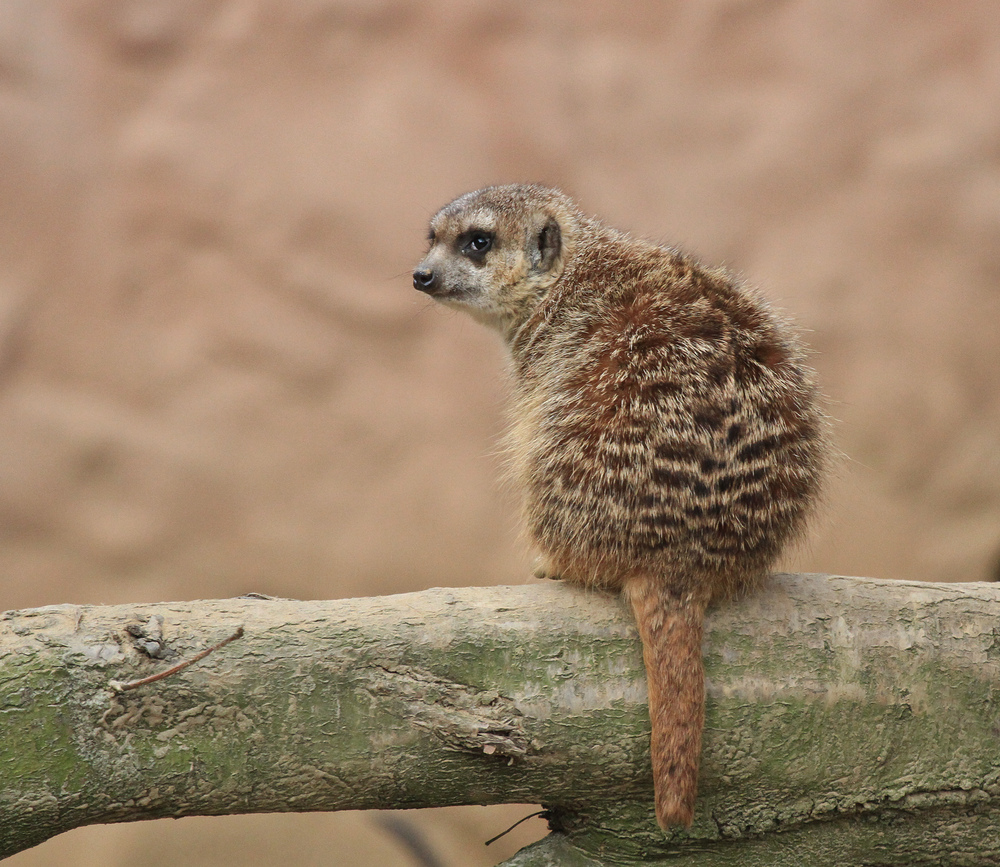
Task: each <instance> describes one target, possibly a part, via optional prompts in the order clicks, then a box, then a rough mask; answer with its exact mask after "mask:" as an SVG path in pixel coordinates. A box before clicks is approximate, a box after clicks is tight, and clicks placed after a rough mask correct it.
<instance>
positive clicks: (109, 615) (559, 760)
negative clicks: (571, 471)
mask: <svg viewBox="0 0 1000 867" xmlns="http://www.w3.org/2000/svg"><path fill="white" fill-rule="evenodd" d="M998 615H1000V588H998V587H997V586H996V585H992V584H965V585H955V584H915V583H900V582H885V581H874V580H868V579H858V578H836V577H829V576H811V575H783V576H777V577H776V578H775V580H774V581H773V582H772V584H771V585H770V586H769V587H768V588H767V589H766V590H765V591H764V592H763V593H760V594H758V595H756V596H754V597H751V598H749V599H746V600H741V601H739V602H736V603H733V604H731V605H728V606H726V607H724V608H723V609H720V610H719V611H716V612H713V613H712V615H711V616H710V618H709V622H708V628H707V633H706V641H705V654H706V671H707V678H708V709H707V724H706V731H705V742H704V755H703V759H702V778H701V796H700V798H699V802H698V810H697V814H696V817H695V824H694V826H693V827H692V828H691V829H690V831H688V832H682V831H676V832H674V833H673V834H672V836H671V837H670V838H667V837H664V836H663V834H662V833H661V832H660V831H659V829H658V828H657V827H656V825H655V822H654V820H653V816H652V782H651V778H650V772H649V768H648V747H647V741H648V737H649V719H648V714H647V713H646V705H645V701H646V695H645V681H644V678H643V668H642V652H641V648H640V645H639V641H638V638H637V635H636V632H635V629H634V626H633V624H632V622H631V619H630V616H629V614H628V612H627V611H626V609H625V608H624V607H623V606H622V605H621V604H620V603H619V602H618V601H617V600H615V599H612V598H609V597H605V596H601V595H599V594H593V593H586V592H582V591H579V590H576V589H574V588H572V587H567V586H562V585H557V584H547V585H535V586H522V587H492V588H465V589H460V590H428V591H425V592H422V593H413V594H406V595H402V596H391V597H381V598H371V599H351V600H339V601H330V602H290V601H286V600H264V599H234V600H220V601H210V602H194V603H164V604H147V605H127V606H103V607H100V606H92V607H86V606H55V607H49V608H41V609H34V610H26V611H12V612H7V613H6V614H4V615H2V616H0V856H6V855H10V854H13V853H14V852H17V851H20V850H22V849H25V848H28V847H29V846H32V845H35V844H37V843H40V842H42V841H43V840H45V839H48V838H49V837H52V836H55V835H56V834H58V833H61V832H62V831H66V830H69V829H71V828H75V827H79V826H81V825H89V824H97V823H105V822H124V821H136V820H142V819H152V818H159V817H163V816H186V815H221V814H228V813H249V812H272V811H306V810H340V809H365V808H380V807H384V808H389V807H391V808H401V807H428V806H443V805H448V804H488V803H508V802H529V803H530V802H536V803H543V804H545V805H546V806H547V807H548V808H549V810H550V812H551V816H552V818H551V824H552V825H553V827H554V828H555V829H556V833H554V834H552V835H550V836H549V837H548V838H547V839H546V840H544V841H541V842H540V843H538V844H536V845H535V846H533V847H529V848H528V849H525V850H523V851H522V852H521V853H519V855H518V856H516V857H515V858H514V859H513V860H511V861H510V862H508V863H509V865H521V867H528V865H550V864H551V865H555V864H558V865H570V864H581V865H583V864H585V865H594V864H639V863H645V864H656V863H658V862H659V861H663V863H666V860H667V859H668V858H669V861H670V863H671V864H674V863H681V864H699V865H729V864H740V865H753V864H768V865H783V864H789V865H791V864H795V865H798V864H802V863H810V864H811V865H814V867H815V865H825V864H830V865H835V864H837V865H839V864H852V865H853V864H886V865H890V864H892V865H896V864H898V865H904V864H905V865H914V864H945V863H955V864H993V863H997V860H998V851H1000V847H998V844H997V842H996V841H997V840H1000V762H998V760H997V758H996V752H997V751H996V742H997V739H998V737H1000V626H998V625H997V624H998V623H1000V618H998ZM240 626H242V627H243V628H244V636H243V637H242V638H240V639H239V640H236V641H233V642H232V643H230V644H227V645H226V646H224V647H221V648H219V649H218V650H217V651H216V652H214V653H212V654H211V655H209V656H207V657H206V658H204V659H203V660H201V661H199V662H197V663H196V664H194V665H192V666H190V667H188V668H185V669H184V670H182V671H179V672H177V673H176V674H173V675H171V676H170V677H167V678H165V679H162V680H158V681H155V682H151V683H147V684H144V685H140V686H137V687H136V688H134V689H131V690H129V691H127V692H124V693H120V692H116V691H115V690H114V689H113V688H112V687H111V686H109V684H110V682H112V681H119V682H126V681H132V680H138V679H140V678H143V677H147V676H149V675H151V674H154V673H156V672H158V671H161V670H163V669H166V668H169V667H170V666H171V665H172V664H175V663H176V662H178V661H180V660H182V659H186V658H189V657H191V656H194V655H195V654H196V653H197V652H199V651H200V650H202V649H204V648H206V647H209V646H211V645H213V644H216V643H218V642H219V641H221V640H222V639H224V638H226V637H227V636H229V635H231V634H233V633H234V631H235V630H236V629H237V628H238V627H240ZM678 859H679V861H678Z"/></svg>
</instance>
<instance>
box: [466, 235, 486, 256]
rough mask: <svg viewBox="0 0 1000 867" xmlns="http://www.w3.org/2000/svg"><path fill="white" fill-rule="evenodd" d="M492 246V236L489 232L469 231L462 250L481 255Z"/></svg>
mask: <svg viewBox="0 0 1000 867" xmlns="http://www.w3.org/2000/svg"><path fill="white" fill-rule="evenodd" d="M492 246H493V236H492V235H491V234H490V233H489V232H479V231H476V232H470V233H469V240H468V241H467V242H466V244H465V247H464V252H466V253H474V254H476V255H479V256H481V255H482V254H483V253H486V252H487V251H488V250H489V249H490V248H491V247H492Z"/></svg>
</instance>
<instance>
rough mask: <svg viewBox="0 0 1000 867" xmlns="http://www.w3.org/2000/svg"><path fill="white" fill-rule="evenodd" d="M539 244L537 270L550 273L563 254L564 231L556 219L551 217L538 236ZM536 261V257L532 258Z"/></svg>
mask: <svg viewBox="0 0 1000 867" xmlns="http://www.w3.org/2000/svg"><path fill="white" fill-rule="evenodd" d="M536 241H537V243H538V252H537V259H536V262H537V264H536V265H535V268H536V270H538V271H540V272H542V273H544V272H546V271H550V270H551V269H552V266H553V265H555V263H556V261H557V260H558V258H559V254H560V253H561V252H562V230H561V229H560V228H559V223H557V222H556V219H555V217H549V218H548V220H546V221H545V225H543V226H542V228H541V229H540V230H539V232H538V235H537V236H536ZM532 258H533V259H535V258H536V257H535V256H532Z"/></svg>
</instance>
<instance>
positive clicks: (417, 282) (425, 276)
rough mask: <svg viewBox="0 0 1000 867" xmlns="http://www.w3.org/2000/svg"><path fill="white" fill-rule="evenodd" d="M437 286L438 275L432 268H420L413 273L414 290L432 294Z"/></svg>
mask: <svg viewBox="0 0 1000 867" xmlns="http://www.w3.org/2000/svg"><path fill="white" fill-rule="evenodd" d="M436 285H437V274H435V273H434V272H433V271H431V270H430V268H418V269H417V270H416V271H414V272H413V288H414V289H419V290H420V291H421V292H430V291H431V290H432V289H434V288H435V286H436Z"/></svg>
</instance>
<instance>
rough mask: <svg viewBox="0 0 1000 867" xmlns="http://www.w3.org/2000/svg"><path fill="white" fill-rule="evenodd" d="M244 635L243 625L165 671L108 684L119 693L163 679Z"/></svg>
mask: <svg viewBox="0 0 1000 867" xmlns="http://www.w3.org/2000/svg"><path fill="white" fill-rule="evenodd" d="M242 637H243V627H242V626H240V627H238V628H237V630H236V631H235V632H234V633H233V634H232V635H230V636H229V637H228V638H223V639H222V641H220V642H219V643H218V644H213V645H212V646H211V647H208V648H206V649H205V650H203V651H201V653H196V654H195V655H194V656H192V657H191V658H190V659H186V660H184V662H178V663H177V665H173V666H171V667H170V668H168V669H165V670H164V671H161V672H159V673H157V674H151V675H150V676H149V677H143V678H141V679H140V680H130V681H128V682H127V683H122V682H121V681H120V680H109V681H108V686H109V687H110V688H111V689H113V690H114V691H115V692H117V693H123V692H128V691H129V690H130V689H135V688H136V687H139V686H145V685H146V684H147V683H153V682H155V681H157V680H163V678H165V677H170V675H172V674H177V672H178V671H183V670H184V669H185V668H187V667H188V666H189V665H194V663H196V662H198V661H199V660H201V659H204V658H205V657H206V656H208V655H209V654H210V653H214V652H215V651H216V650H218V649H219V648H220V647H225V646H226V645H227V644H229V642H230V641H235V640H236V639H237V638H242Z"/></svg>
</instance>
